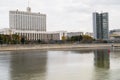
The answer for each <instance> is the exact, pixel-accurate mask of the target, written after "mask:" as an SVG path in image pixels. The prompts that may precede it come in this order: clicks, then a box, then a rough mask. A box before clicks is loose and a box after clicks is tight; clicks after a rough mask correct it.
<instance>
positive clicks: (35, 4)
mask: <svg viewBox="0 0 120 80" xmlns="http://www.w3.org/2000/svg"><path fill="white" fill-rule="evenodd" d="M27 6H28V1H27V0H0V29H1V28H8V27H9V10H16V9H18V10H20V11H25V10H26V7H27ZM30 7H31V8H32V12H40V13H44V14H46V15H47V31H59V30H66V31H83V32H92V31H93V26H92V13H93V12H95V11H97V12H108V13H109V29H110V30H111V29H119V28H120V0H30Z"/></svg>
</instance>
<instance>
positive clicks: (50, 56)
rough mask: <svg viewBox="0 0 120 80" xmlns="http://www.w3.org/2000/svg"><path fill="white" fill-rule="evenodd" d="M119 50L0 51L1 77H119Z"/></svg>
mask: <svg viewBox="0 0 120 80" xmlns="http://www.w3.org/2000/svg"><path fill="white" fill-rule="evenodd" d="M119 74H120V50H109V49H96V50H72V51H71V50H65V51H62V50H60V51H40V50H29V51H4V52H0V80H119V79H120V77H119Z"/></svg>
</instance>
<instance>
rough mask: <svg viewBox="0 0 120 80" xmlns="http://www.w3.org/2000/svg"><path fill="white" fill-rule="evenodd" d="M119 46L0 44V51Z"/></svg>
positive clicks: (108, 46)
mask: <svg viewBox="0 0 120 80" xmlns="http://www.w3.org/2000/svg"><path fill="white" fill-rule="evenodd" d="M111 46H120V44H39V45H38V44H37V45H36V44H27V45H26V44H25V45H19V44H17V45H0V51H12V50H51V49H52V50H56V49H76V48H77V49H97V48H110V47H111Z"/></svg>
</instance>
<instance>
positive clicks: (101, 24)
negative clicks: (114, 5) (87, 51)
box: [93, 12, 109, 40]
mask: <svg viewBox="0 0 120 80" xmlns="http://www.w3.org/2000/svg"><path fill="white" fill-rule="evenodd" d="M108 26H109V25H108V13H97V12H94V13H93V31H94V38H95V39H97V40H100V39H102V40H108V38H109V37H108V35H109V27H108Z"/></svg>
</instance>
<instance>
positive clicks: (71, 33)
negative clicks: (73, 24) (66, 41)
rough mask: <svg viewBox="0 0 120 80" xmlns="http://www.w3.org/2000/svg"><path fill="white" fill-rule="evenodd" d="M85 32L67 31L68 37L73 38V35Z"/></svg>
mask: <svg viewBox="0 0 120 80" xmlns="http://www.w3.org/2000/svg"><path fill="white" fill-rule="evenodd" d="M83 34H84V33H83V32H67V37H68V38H71V37H72V36H80V35H83Z"/></svg>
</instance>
